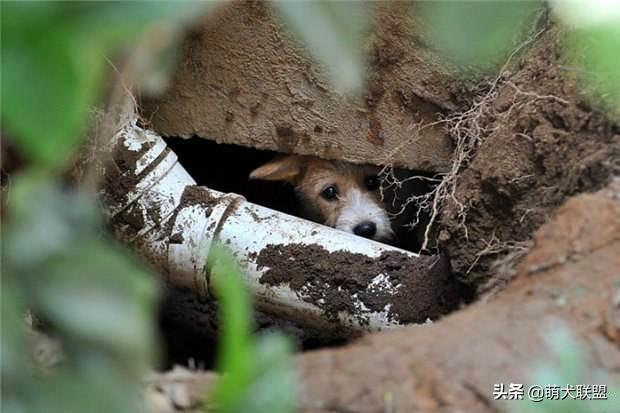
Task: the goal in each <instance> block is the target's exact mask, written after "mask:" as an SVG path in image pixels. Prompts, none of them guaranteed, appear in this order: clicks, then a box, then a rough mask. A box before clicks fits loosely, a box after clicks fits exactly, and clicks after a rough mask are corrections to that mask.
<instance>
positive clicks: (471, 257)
mask: <svg viewBox="0 0 620 413" xmlns="http://www.w3.org/2000/svg"><path fill="white" fill-rule="evenodd" d="M563 37H564V33H563V32H562V31H561V30H559V29H558V28H554V29H551V30H548V31H547V32H545V33H544V34H543V35H542V36H541V38H540V39H539V40H537V41H536V43H535V46H534V47H533V49H532V50H530V51H529V52H528V53H527V54H526V55H525V56H524V57H523V59H522V60H521V62H519V64H518V65H517V66H516V67H515V68H513V71H514V72H513V73H512V74H511V75H510V76H508V77H507V78H506V79H505V80H502V81H501V82H500V87H499V89H498V94H497V96H496V98H495V99H494V101H492V102H489V104H490V106H489V109H488V110H487V111H485V112H484V114H483V116H482V117H481V118H480V119H479V120H478V122H479V123H480V125H481V126H482V127H483V128H484V129H485V131H486V132H485V133H484V134H483V136H481V137H480V139H481V140H480V145H479V148H478V151H477V153H476V155H475V158H474V159H473V161H472V162H471V163H470V165H469V166H468V167H467V168H466V169H465V170H463V171H462V173H461V174H460V176H459V177H458V185H457V188H456V192H455V198H456V199H457V200H458V201H459V202H460V203H462V204H463V206H464V207H465V209H464V211H463V212H462V213H461V211H460V210H459V208H458V207H457V205H456V204H455V203H454V202H450V203H448V205H447V207H446V209H445V210H444V212H443V214H442V217H441V222H440V235H439V239H440V249H441V250H442V251H443V252H445V253H447V254H448V255H449V257H450V262H451V265H452V268H453V269H454V271H455V272H456V273H457V274H458V276H459V277H460V279H461V280H463V281H464V282H466V283H469V284H473V285H478V286H481V285H486V287H483V289H484V288H488V287H489V286H491V285H493V283H494V282H496V281H497V282H501V283H502V284H504V283H505V279H501V278H502V275H501V274H498V273H497V271H495V270H497V268H498V267H497V266H494V265H493V264H494V263H496V262H497V261H496V260H498V259H499V260H500V261H501V260H502V259H505V258H506V256H507V255H510V254H511V253H514V252H515V251H517V252H518V251H519V250H525V246H526V245H527V243H526V241H528V240H530V239H531V236H532V233H533V232H534V231H535V230H536V229H537V228H538V227H539V226H540V225H542V224H543V223H544V222H546V221H547V219H548V218H549V216H550V214H551V213H552V211H553V210H554V209H556V208H557V207H558V206H560V205H561V204H562V202H564V201H565V200H566V199H567V198H568V197H570V196H571V195H574V194H577V193H580V192H591V191H596V190H597V189H600V188H602V187H603V186H605V185H606V184H607V183H608V182H609V181H610V179H611V177H612V176H614V175H617V174H618V173H620V127H619V126H618V124H616V123H613V122H612V121H610V120H608V119H606V117H605V116H604V115H603V114H601V113H599V112H597V111H596V110H594V109H593V108H592V107H590V106H589V105H588V103H587V102H586V101H585V100H584V98H583V97H582V96H581V95H580V93H579V91H578V90H577V89H576V87H575V79H574V76H573V75H572V74H571V72H570V71H568V70H567V69H566V68H567V67H569V62H566V61H564V60H563V59H562V58H561V57H560V51H561V48H562V47H563V46H562V44H561V39H562V38H563ZM462 217H465V219H464V225H463V221H462ZM522 255H523V254H517V256H522ZM509 267H510V265H509ZM494 271H495V274H494V275H493V276H492V274H493V272H494ZM492 277H493V278H496V279H492V280H490V281H489V279H490V278H492Z"/></svg>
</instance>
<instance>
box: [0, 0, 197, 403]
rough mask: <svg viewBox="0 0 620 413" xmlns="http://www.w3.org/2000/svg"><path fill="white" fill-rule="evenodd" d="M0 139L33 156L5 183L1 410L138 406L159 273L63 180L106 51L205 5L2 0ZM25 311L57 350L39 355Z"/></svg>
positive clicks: (153, 343)
mask: <svg viewBox="0 0 620 413" xmlns="http://www.w3.org/2000/svg"><path fill="white" fill-rule="evenodd" d="M0 7H1V8H2V9H1V15H2V16H1V18H2V24H1V30H2V51H1V53H2V73H1V76H2V94H1V116H2V132H3V134H5V133H8V135H9V136H10V138H11V143H12V144H13V145H14V146H15V147H16V148H17V149H18V150H19V152H20V155H22V156H23V157H24V158H25V159H26V162H25V165H26V166H25V167H24V168H22V170H20V171H19V173H17V174H14V175H12V176H11V177H10V183H9V185H8V186H9V188H7V189H5V188H3V191H4V192H3V196H6V197H7V198H8V202H7V204H8V208H7V211H6V213H5V214H4V216H3V222H2V292H1V294H2V297H1V298H2V303H1V306H2V336H1V344H2V353H1V370H2V396H3V397H2V411H3V412H7V413H18V412H19V413H21V412H24V413H25V412H46V413H48V412H50V413H54V412H58V413H65V412H77V411H83V412H106V413H107V412H136V411H139V410H141V403H142V401H141V400H140V398H141V394H142V391H143V380H144V377H145V374H146V373H147V372H148V371H149V369H150V368H151V366H152V364H153V362H154V358H155V356H156V355H157V353H158V347H159V346H158V341H157V340H156V337H155V334H154V319H155V318H154V317H155V314H156V309H155V298H156V278H155V277H154V275H152V274H149V273H148V272H147V271H146V270H145V268H144V267H143V266H142V265H140V264H139V263H138V262H137V261H136V260H135V259H133V258H132V257H131V254H130V253H129V252H128V251H127V249H126V248H125V247H122V246H120V245H117V244H115V243H114V242H113V241H111V240H110V239H109V238H108V236H107V234H106V231H105V228H104V225H103V222H102V220H101V217H100V215H101V213H100V207H99V205H98V202H97V201H96V199H95V197H94V194H90V193H87V192H86V191H83V190H79V189H77V188H74V189H69V188H66V187H64V186H63V185H62V184H61V183H60V181H61V179H60V174H61V172H62V171H63V170H64V169H66V168H67V167H68V166H67V162H68V160H69V159H70V158H71V157H72V156H73V155H74V153H75V152H76V151H77V149H78V147H79V145H80V144H81V143H82V142H83V141H84V138H85V135H86V133H85V132H86V129H87V127H88V125H87V123H88V120H89V114H90V112H91V110H92V109H93V107H94V105H95V104H96V102H97V101H98V99H99V96H100V94H101V92H102V90H101V86H102V81H103V73H104V71H105V69H106V65H107V64H108V62H107V57H106V56H113V54H114V53H116V52H118V51H119V50H121V49H122V48H125V47H127V46H129V45H130V44H132V43H133V42H134V41H135V40H136V39H138V38H139V36H141V34H142V33H143V31H144V30H145V28H146V27H147V26H149V25H150V23H152V22H153V21H158V22H159V21H162V20H163V21H165V22H168V23H169V24H177V23H180V22H184V21H187V18H188V17H189V16H191V15H193V14H194V13H195V12H196V10H197V9H202V8H204V4H202V3H162V2H110V3H104V2H101V3H77V2H76V3H71V2H36V3H35V2H32V3H30V2H2V3H0ZM26 311H30V312H31V313H32V314H34V315H35V316H37V317H41V319H42V320H43V321H44V324H45V325H46V326H47V328H48V329H49V331H50V333H51V334H52V335H53V336H54V337H55V338H56V339H57V340H58V342H59V343H60V347H61V351H62V353H63V361H62V364H61V365H58V366H54V368H51V369H44V367H46V366H45V362H44V361H43V363H42V364H40V363H37V362H35V360H31V359H30V351H29V350H30V344H31V343H30V342H28V338H29V335H28V331H27V326H26V323H25V321H24V320H25V314H26Z"/></svg>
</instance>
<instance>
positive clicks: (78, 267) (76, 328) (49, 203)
mask: <svg viewBox="0 0 620 413" xmlns="http://www.w3.org/2000/svg"><path fill="white" fill-rule="evenodd" d="M8 212H9V215H10V223H9V224H7V225H5V227H4V228H3V232H2V239H3V241H4V242H3V248H2V264H3V268H2V361H1V369H2V394H3V398H2V411H3V412H7V413H17V412H46V413H48V412H49V413H54V412H58V413H65V412H69V411H84V412H97V411H100V412H135V411H137V410H138V407H139V402H140V400H139V396H140V394H141V390H142V389H141V386H142V385H141V380H142V379H143V377H144V374H145V373H146V372H147V371H148V368H149V367H150V365H151V364H152V362H153V361H154V356H155V355H156V353H157V345H156V340H155V335H154V325H153V314H154V311H155V308H154V303H155V300H154V299H155V296H156V294H155V293H156V288H155V287H156V286H155V279H154V278H153V277H152V276H151V275H150V274H147V272H146V271H145V270H144V269H143V268H142V266H141V265H139V264H138V263H137V262H136V261H135V260H134V259H132V258H131V257H130V256H129V255H128V254H127V252H126V251H125V249H124V248H121V247H120V246H116V245H115V244H114V243H113V242H112V241H110V240H109V239H108V238H107V237H106V236H105V234H104V231H103V227H102V225H101V224H102V222H101V221H100V219H99V213H98V209H97V208H96V203H95V202H94V200H92V199H88V198H87V197H85V196H84V194H80V193H78V192H77V191H75V190H67V189H62V188H60V187H59V186H57V185H54V184H53V183H52V182H50V181H49V180H48V179H46V178H42V177H41V176H37V175H27V176H26V175H22V176H20V177H19V178H17V179H16V180H15V181H14V182H12V186H11V193H10V201H9V211H8ZM26 310H30V311H31V312H32V313H34V314H36V315H40V316H41V317H43V320H44V321H45V324H47V325H48V326H49V327H50V329H51V331H52V334H53V336H54V337H56V338H58V339H59V340H60V343H61V347H62V351H63V353H64V360H63V362H62V366H55V368H51V369H49V371H46V372H45V373H43V371H41V369H40V368H41V367H46V366H40V365H36V363H35V365H34V366H33V362H32V361H31V360H29V353H28V350H29V347H28V343H27V342H26V340H25V332H26V325H25V323H24V314H25V312H26Z"/></svg>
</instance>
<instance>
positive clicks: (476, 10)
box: [418, 1, 543, 71]
mask: <svg viewBox="0 0 620 413" xmlns="http://www.w3.org/2000/svg"><path fill="white" fill-rule="evenodd" d="M419 5H420V6H419V9H418V10H419V12H420V13H421V15H422V20H423V21H424V25H425V27H427V28H428V34H429V35H430V38H431V39H432V45H433V46H434V47H436V48H437V49H438V50H439V52H441V53H442V54H443V55H444V56H445V57H447V58H448V59H450V60H453V61H455V62H456V63H457V64H459V65H461V67H462V68H463V69H469V68H474V70H482V71H485V70H492V69H497V68H498V65H501V64H503V63H504V62H505V61H506V58H507V56H508V55H509V54H510V52H512V51H513V50H514V49H516V48H517V46H518V45H519V44H520V43H522V42H523V40H524V39H525V36H526V35H527V30H528V29H531V24H532V22H533V16H534V12H535V11H536V10H541V9H542V7H543V6H542V3H541V2H539V1H429V2H421V3H419ZM463 66H464V67H463Z"/></svg>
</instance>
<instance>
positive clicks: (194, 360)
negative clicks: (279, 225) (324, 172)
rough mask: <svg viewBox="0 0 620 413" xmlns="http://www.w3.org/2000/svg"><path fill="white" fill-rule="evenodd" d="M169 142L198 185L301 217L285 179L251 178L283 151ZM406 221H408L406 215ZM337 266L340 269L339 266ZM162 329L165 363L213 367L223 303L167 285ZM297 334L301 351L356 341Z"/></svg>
mask: <svg viewBox="0 0 620 413" xmlns="http://www.w3.org/2000/svg"><path fill="white" fill-rule="evenodd" d="M165 140H166V143H167V144H168V146H169V148H170V149H171V150H173V151H174V152H175V153H176V154H177V156H178V160H179V162H180V163H181V164H182V165H183V167H184V168H185V169H186V170H187V172H188V173H189V174H190V175H191V176H192V177H193V178H194V180H195V181H196V182H197V184H198V185H204V186H207V187H209V188H211V189H214V190H218V191H221V192H224V193H230V192H233V193H237V194H240V195H243V196H244V197H245V198H246V199H247V200H248V201H250V202H253V203H256V204H259V205H262V206H265V207H268V208H272V209H275V210H279V211H281V212H285V213H288V214H291V215H297V216H300V215H301V214H300V213H301V208H300V201H299V199H298V197H297V196H296V194H295V191H294V189H293V188H292V186H290V185H286V184H283V183H279V182H269V181H259V180H250V179H248V177H249V174H250V172H251V171H252V170H254V169H255V168H257V167H259V166H261V165H263V164H264V163H266V162H268V161H270V160H271V159H273V158H274V156H276V155H277V153H276V152H272V151H262V150H256V149H250V148H246V147H242V146H237V145H230V144H217V143H215V142H212V141H209V140H206V139H201V138H192V139H181V138H167V139H165ZM395 173H396V175H399V176H400V175H403V174H409V175H412V174H415V175H418V174H419V172H416V171H405V170H399V171H396V172H395ZM427 175H428V174H427ZM412 190H413V191H414V192H415V191H427V190H430V188H428V187H427V186H426V185H419V186H417V187H416V188H414V189H412V187H411V185H409V186H408V187H407V191H412ZM400 221H401V222H404V221H406V218H404V219H400ZM402 233H409V234H410V236H409V237H401V238H400V239H399V241H400V242H399V244H398V246H399V247H401V248H404V249H407V250H410V251H414V252H417V251H418V250H419V246H420V242H419V239H418V234H419V233H420V232H419V231H414V230H411V231H407V230H406V228H403V231H402ZM360 240H362V239H361V238H360ZM429 258H430V257H429ZM334 270H335V271H338V269H337V268H335V269H334ZM344 270H346V269H343V271H344ZM463 296H464V297H465V298H469V297H470V294H469V293H468V291H465V289H464V290H463ZM180 309H181V310H180ZM255 322H256V327H257V328H258V329H259V330H261V329H264V328H267V329H271V328H276V329H280V328H282V329H283V330H284V331H285V332H288V333H291V332H292V333H293V335H295V336H297V335H296V334H295V333H296V329H299V327H298V326H295V325H293V324H287V323H286V321H284V323H282V324H280V323H277V324H276V325H275V326H274V325H273V321H272V320H269V319H263V317H262V315H261V314H257V315H256V320H255ZM160 327H161V328H160V331H161V333H162V337H163V342H164V364H163V366H162V367H170V366H172V365H174V364H183V365H189V366H200V367H205V368H210V367H212V364H213V357H214V354H215V352H216V351H217V307H216V304H215V302H214V301H213V300H210V299H205V298H201V297H198V296H197V295H196V294H195V293H194V292H192V291H190V290H182V289H180V288H178V287H174V286H167V288H166V298H165V299H164V302H163V305H162V308H161V314H160ZM319 336H320V335H319ZM297 337H298V340H297V346H298V349H299V350H301V351H304V350H309V349H316V348H322V347H325V346H335V345H342V344H345V343H347V342H349V341H350V340H346V339H342V338H333V337H329V338H323V337H318V338H317V337H316V335H313V334H303V332H302V334H300V335H299V336H297Z"/></svg>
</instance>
